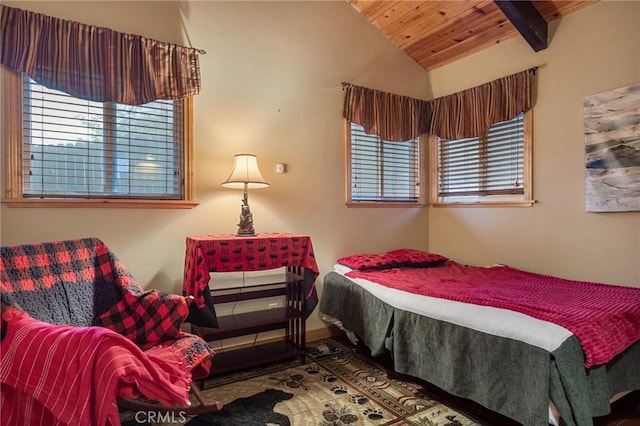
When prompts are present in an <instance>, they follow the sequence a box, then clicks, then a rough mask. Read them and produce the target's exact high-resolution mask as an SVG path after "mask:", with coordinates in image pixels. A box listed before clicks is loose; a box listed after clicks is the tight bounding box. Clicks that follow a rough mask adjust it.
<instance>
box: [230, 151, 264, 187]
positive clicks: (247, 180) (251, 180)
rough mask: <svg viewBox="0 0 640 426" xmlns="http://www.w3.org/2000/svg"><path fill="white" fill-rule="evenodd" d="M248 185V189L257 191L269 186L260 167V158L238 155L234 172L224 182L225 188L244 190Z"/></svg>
mask: <svg viewBox="0 0 640 426" xmlns="http://www.w3.org/2000/svg"><path fill="white" fill-rule="evenodd" d="M245 184H247V188H252V189H257V188H266V187H268V186H269V184H268V183H267V182H265V180H264V177H262V173H260V168H259V167H258V158H257V157H256V156H255V155H253V154H236V155H235V156H234V158H233V170H232V171H231V174H230V175H229V177H228V178H227V180H225V181H224V182H222V186H224V187H225V188H236V189H243V188H244V187H245Z"/></svg>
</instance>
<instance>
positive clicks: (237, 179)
mask: <svg viewBox="0 0 640 426" xmlns="http://www.w3.org/2000/svg"><path fill="white" fill-rule="evenodd" d="M222 186H223V187H225V188H235V189H240V188H243V189H244V197H243V198H242V210H241V212H240V222H239V223H238V233H237V234H236V235H237V236H238V237H253V236H254V235H256V230H255V229H254V228H253V215H252V214H251V209H250V208H249V188H252V189H258V188H266V187H268V186H269V184H268V183H267V182H265V180H264V177H262V173H260V168H259V167H258V158H257V157H256V156H255V155H253V154H236V155H235V156H234V157H233V170H232V171H231V175H229V177H228V178H227V180H225V181H224V182H222Z"/></svg>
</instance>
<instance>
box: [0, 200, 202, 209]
mask: <svg viewBox="0 0 640 426" xmlns="http://www.w3.org/2000/svg"><path fill="white" fill-rule="evenodd" d="M0 202H1V203H2V204H6V205H7V207H40V208H43V207H45V208H46V207H49V208H60V207H62V208H65V207H70V208H120V209H192V208H194V207H195V206H197V205H198V204H200V203H199V202H198V201H192V200H124V199H122V200H121V199H70V198H66V199H63V198H47V199H44V198H4V199H2V200H1V201H0Z"/></svg>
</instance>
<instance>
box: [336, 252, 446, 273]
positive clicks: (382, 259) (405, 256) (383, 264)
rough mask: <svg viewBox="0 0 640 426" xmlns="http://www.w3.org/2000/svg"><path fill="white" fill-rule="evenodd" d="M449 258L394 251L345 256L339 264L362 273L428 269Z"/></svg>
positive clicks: (427, 253)
mask: <svg viewBox="0 0 640 426" xmlns="http://www.w3.org/2000/svg"><path fill="white" fill-rule="evenodd" d="M447 260H449V258H448V257H445V256H442V255H440V254H437V253H429V252H426V251H421V250H414V249H399V250H392V251H388V252H386V253H365V254H354V255H351V256H345V257H341V258H340V259H338V261H337V262H338V263H339V264H341V265H345V266H348V267H350V268H352V269H358V270H360V271H367V270H376V269H391V268H402V267H408V268H428V267H430V266H437V265H441V264H443V263H444V262H446V261H447Z"/></svg>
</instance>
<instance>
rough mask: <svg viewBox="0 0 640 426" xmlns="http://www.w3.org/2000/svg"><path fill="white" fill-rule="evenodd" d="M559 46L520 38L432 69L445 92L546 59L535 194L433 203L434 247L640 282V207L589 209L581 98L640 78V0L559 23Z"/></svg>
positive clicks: (555, 27)
mask: <svg viewBox="0 0 640 426" xmlns="http://www.w3.org/2000/svg"><path fill="white" fill-rule="evenodd" d="M550 30H551V31H550V33H551V34H550V35H551V37H550V47H549V48H548V49H546V50H544V51H542V52H539V53H535V52H533V50H532V49H530V48H529V46H528V45H527V44H526V43H525V42H524V41H523V40H522V39H520V38H518V39H514V40H511V41H508V42H505V43H503V44H500V45H497V46H495V47H492V48H490V49H488V50H486V51H483V52H481V53H478V54H476V55H473V56H471V57H469V58H467V59H464V60H460V61H458V62H456V63H453V64H451V65H448V66H445V67H443V68H441V69H437V70H434V71H433V72H430V73H429V84H430V87H431V95H433V96H436V97H437V96H442V95H446V94H449V93H452V92H456V91H459V90H462V89H465V88H468V87H472V86H475V85H478V84H481V83H484V82H486V81H490V80H493V79H495V78H498V77H501V76H504V75H508V74H511V73H514V72H517V71H520V70H523V69H526V68H528V67H531V66H534V65H539V66H541V68H540V70H539V71H538V79H537V81H538V83H537V100H536V103H535V106H534V109H533V118H534V128H533V131H534V141H533V151H534V156H533V158H534V173H533V175H534V176H533V189H534V198H535V199H536V200H537V201H538V203H537V204H535V205H534V206H533V207H527V208H487V209H472V208H467V209H465V208H431V209H430V211H429V237H428V238H429V249H430V250H432V251H436V252H440V253H443V254H446V255H448V256H450V257H452V258H454V259H456V260H458V261H461V262H466V263H470V264H475V265H485V264H491V263H496V262H497V263H505V264H508V265H511V266H514V267H518V268H522V269H526V270H531V271H535V272H540V273H546V274H553V275H559V276H562V277H566V278H570V279H580V280H591V281H602V282H609V283H617V284H628V285H635V286H640V212H627V213H586V212H585V172H584V135H583V122H582V116H583V115H582V100H583V98H584V97H585V96H587V95H591V94H594V93H599V92H602V91H606V90H610V89H614V88H618V87H622V86H626V85H629V84H632V83H637V82H639V81H640V2H611V1H607V2H601V3H598V4H596V5H593V6H590V7H587V8H586V9H583V10H581V11H578V12H575V13H574V14H571V15H569V16H567V17H565V18H563V19H562V20H561V21H560V22H556V23H554V24H552V25H551V28H550Z"/></svg>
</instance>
